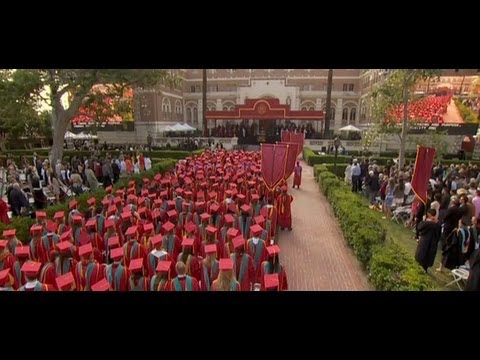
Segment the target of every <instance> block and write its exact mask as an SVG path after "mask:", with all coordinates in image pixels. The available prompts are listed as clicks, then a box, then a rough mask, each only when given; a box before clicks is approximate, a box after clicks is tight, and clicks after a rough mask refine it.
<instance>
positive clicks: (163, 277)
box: [150, 260, 173, 291]
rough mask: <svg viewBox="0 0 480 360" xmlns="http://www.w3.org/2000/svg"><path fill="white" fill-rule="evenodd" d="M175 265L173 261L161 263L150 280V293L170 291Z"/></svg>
mask: <svg viewBox="0 0 480 360" xmlns="http://www.w3.org/2000/svg"><path fill="white" fill-rule="evenodd" d="M172 267H173V263H172V262H171V261H162V260H161V261H159V262H158V265H157V267H156V269H155V270H156V274H155V275H153V276H152V278H151V280H150V291H170V276H171V271H172Z"/></svg>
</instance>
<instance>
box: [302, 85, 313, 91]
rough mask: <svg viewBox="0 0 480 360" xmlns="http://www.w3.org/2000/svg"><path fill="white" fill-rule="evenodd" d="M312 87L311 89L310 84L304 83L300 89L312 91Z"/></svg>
mask: <svg viewBox="0 0 480 360" xmlns="http://www.w3.org/2000/svg"><path fill="white" fill-rule="evenodd" d="M312 89H313V86H312V84H304V85H303V86H302V91H312Z"/></svg>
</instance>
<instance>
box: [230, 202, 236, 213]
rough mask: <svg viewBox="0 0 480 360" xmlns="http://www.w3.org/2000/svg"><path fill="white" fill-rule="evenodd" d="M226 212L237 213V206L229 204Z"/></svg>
mask: <svg viewBox="0 0 480 360" xmlns="http://www.w3.org/2000/svg"><path fill="white" fill-rule="evenodd" d="M228 210H229V211H231V212H233V213H236V212H237V206H236V205H235V204H234V203H231V204H229V205H228Z"/></svg>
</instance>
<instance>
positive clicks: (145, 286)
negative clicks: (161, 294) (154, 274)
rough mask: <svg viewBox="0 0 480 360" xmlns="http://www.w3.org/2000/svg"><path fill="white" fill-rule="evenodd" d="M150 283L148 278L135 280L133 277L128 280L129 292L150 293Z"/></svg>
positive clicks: (143, 277)
mask: <svg viewBox="0 0 480 360" xmlns="http://www.w3.org/2000/svg"><path fill="white" fill-rule="evenodd" d="M149 290H150V281H149V280H148V278H147V277H146V276H142V277H140V278H139V279H135V278H134V276H133V275H131V276H130V278H129V279H128V291H149Z"/></svg>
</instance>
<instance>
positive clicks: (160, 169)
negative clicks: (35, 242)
mask: <svg viewBox="0 0 480 360" xmlns="http://www.w3.org/2000/svg"><path fill="white" fill-rule="evenodd" d="M176 161H177V160H176V159H163V160H162V161H161V162H160V163H158V164H156V165H154V166H153V167H152V169H150V170H149V171H145V172H143V173H141V174H136V175H133V176H131V177H130V178H125V179H121V180H120V181H118V182H117V183H116V184H115V185H114V189H115V190H117V189H120V188H123V187H126V186H127V184H128V182H129V181H131V180H134V181H135V182H136V184H143V181H142V180H143V179H144V178H147V177H148V178H149V179H153V177H154V176H155V175H156V174H157V173H164V172H165V171H168V170H170V169H172V168H173V167H174V166H175V163H176ZM105 194H106V193H105V190H104V189H103V188H98V189H97V190H95V191H94V192H89V193H85V194H82V195H80V196H78V197H76V199H77V201H78V209H79V211H80V212H82V213H85V212H86V211H87V210H88V204H87V200H88V199H90V198H91V197H92V196H95V197H96V198H97V204H96V205H97V206H100V205H101V201H102V200H103V198H104V197H105ZM69 200H70V199H69ZM57 211H65V212H66V213H68V202H66V203H60V204H56V205H53V206H49V207H48V208H47V209H46V212H47V215H48V216H49V217H52V216H53V215H54V214H55V213H56V212H57ZM33 223H34V220H33V219H30V218H22V217H18V218H13V219H12V222H11V224H9V225H5V224H2V223H0V234H1V233H2V232H3V230H5V229H17V237H18V239H19V240H20V241H22V242H23V243H27V242H28V241H30V227H31V225H32V224H33Z"/></svg>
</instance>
